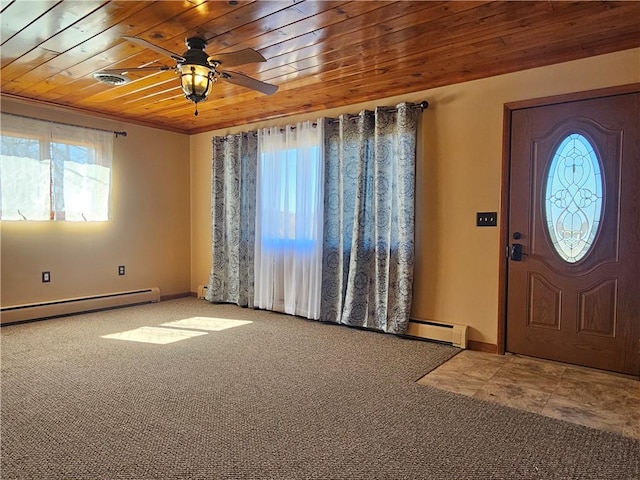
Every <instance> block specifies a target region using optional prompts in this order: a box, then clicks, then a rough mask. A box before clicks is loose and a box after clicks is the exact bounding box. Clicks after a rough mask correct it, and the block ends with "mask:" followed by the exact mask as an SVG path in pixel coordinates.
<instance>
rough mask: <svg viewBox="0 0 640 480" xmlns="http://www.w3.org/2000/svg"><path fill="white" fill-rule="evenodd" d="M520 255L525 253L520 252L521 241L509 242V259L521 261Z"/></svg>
mask: <svg viewBox="0 0 640 480" xmlns="http://www.w3.org/2000/svg"><path fill="white" fill-rule="evenodd" d="M522 255H525V254H524V253H522V244H521V243H512V244H511V254H510V257H511V260H513V261H514V262H521V261H522Z"/></svg>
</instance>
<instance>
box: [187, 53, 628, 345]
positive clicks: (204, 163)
mask: <svg viewBox="0 0 640 480" xmlns="http://www.w3.org/2000/svg"><path fill="white" fill-rule="evenodd" d="M635 82H640V49H634V50H628V51H623V52H618V53H614V54H610V55H603V56H599V57H592V58H589V59H584V60H579V61H575V62H569V63H565V64H560V65H555V66H550V67H544V68H537V69H532V70H527V71H524V72H519V73H513V74H508V75H501V76H497V77H493V78H489V79H484V80H478V81H473V82H468V83H463V84H458V85H451V86H447V87H442V88H437V89H433V90H427V91H423V92H419V93H415V94H408V95H404V96H402V97H395V98H387V99H380V100H377V101H375V102H369V103H364V104H359V105H352V106H349V107H346V108H341V109H335V110H328V111H323V112H318V113H315V114H313V115H299V116H292V117H288V118H281V119H278V120H277V121H272V122H263V123H260V124H253V125H247V126H243V127H241V128H234V129H226V130H221V131H215V132H208V133H203V134H199V135H193V136H191V138H190V142H191V215H192V225H191V226H192V236H191V290H192V291H195V290H196V288H197V286H198V285H202V284H206V283H207V279H208V276H209V271H210V268H211V238H210V231H211V222H210V218H211V213H210V210H211V204H210V194H211V193H210V192H211V188H210V181H211V138H212V137H213V136H214V135H223V134H227V133H233V132H238V131H244V130H248V129H252V128H255V127H260V126H265V125H284V124H286V123H291V122H296V121H299V120H302V119H308V118H317V117H319V116H335V115H337V114H339V113H342V112H357V111H359V110H360V109H362V108H372V107H374V106H375V105H393V104H395V103H398V102H400V101H415V102H418V101H421V100H427V101H429V102H430V104H431V106H430V107H429V109H428V110H427V111H425V112H424V113H423V115H422V127H421V139H422V140H421V144H420V149H419V160H418V170H417V209H416V264H415V283H414V303H413V316H414V317H416V318H422V319H429V320H436V321H443V322H454V323H464V324H467V325H469V326H470V332H469V337H470V339H472V340H476V341H481V342H486V343H491V344H495V343H496V342H497V318H498V310H499V305H498V273H499V272H498V261H499V255H500V254H501V251H502V248H501V246H500V241H499V235H498V228H477V227H476V226H475V213H476V212H479V211H498V210H499V206H500V194H501V175H502V172H501V164H502V163H501V162H502V132H503V106H504V104H505V103H508V102H513V101H518V100H525V99H531V98H538V97H543V96H550V95H557V94H563V93H570V92H577V91H583V90H591V89H597V88H604V87H609V86H615V85H624V84H629V83H635Z"/></svg>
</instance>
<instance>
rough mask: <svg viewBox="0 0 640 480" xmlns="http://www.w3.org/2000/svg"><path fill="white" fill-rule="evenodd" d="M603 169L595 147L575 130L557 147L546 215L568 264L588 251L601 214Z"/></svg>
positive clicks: (553, 237)
mask: <svg viewBox="0 0 640 480" xmlns="http://www.w3.org/2000/svg"><path fill="white" fill-rule="evenodd" d="M602 191H603V181H602V169H601V167H600V160H599V159H598V157H597V155H596V153H595V151H594V148H593V146H592V145H591V143H590V142H589V140H587V139H586V138H585V137H584V136H583V135H580V134H579V133H572V134H569V135H567V136H566V137H565V139H564V140H563V141H562V143H560V146H559V147H558V148H557V149H556V151H555V154H554V156H553V160H552V161H551V165H550V167H549V173H548V175H547V178H546V187H545V199H546V204H545V207H546V209H545V216H546V221H547V229H548V231H549V236H550V238H551V242H552V243H553V246H554V248H555V249H556V251H557V252H558V254H559V255H560V256H561V257H562V258H563V259H564V260H565V261H566V262H568V263H575V262H578V261H580V260H581V259H582V258H584V257H585V255H587V253H589V250H590V249H591V246H592V245H593V241H594V239H595V237H596V233H598V227H599V226H600V222H601V220H602V219H601V214H602Z"/></svg>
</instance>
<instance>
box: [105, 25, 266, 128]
mask: <svg viewBox="0 0 640 480" xmlns="http://www.w3.org/2000/svg"><path fill="white" fill-rule="evenodd" d="M122 38H124V39H125V40H128V41H129V42H132V43H135V44H137V45H141V46H143V47H146V48H149V49H151V50H154V51H156V52H158V53H161V54H163V55H166V56H168V57H171V58H172V59H173V60H175V61H176V66H175V67H167V66H146V67H145V66H142V67H135V68H119V69H111V70H100V71H99V72H95V73H94V74H93V76H94V78H95V79H96V80H99V81H101V82H104V83H108V84H110V85H121V84H124V83H128V82H129V81H130V79H129V78H128V77H127V76H126V75H127V73H133V72H141V71H168V70H173V71H175V72H176V73H177V74H178V75H180V82H181V84H182V90H183V92H184V94H185V97H186V98H187V100H191V101H192V102H193V103H195V104H196V111H195V115H198V103H199V102H201V101H203V100H205V99H206V98H207V95H209V93H210V92H211V88H212V87H213V84H214V83H215V82H217V81H218V80H219V79H221V80H224V81H226V82H229V83H233V84H235V85H240V86H241V87H245V88H250V89H252V90H256V91H258V92H261V93H264V94H266V95H271V94H273V93H275V92H276V91H277V90H278V86H277V85H272V84H270V83H265V82H262V81H260V80H256V79H255V78H251V77H248V76H247V75H243V74H242V73H238V72H231V71H228V70H219V69H218V67H223V68H225V69H226V67H234V66H237V65H245V64H248V63H258V62H266V59H265V58H264V57H263V56H262V55H261V54H260V53H258V52H256V51H255V50H253V49H251V48H245V49H244V50H238V51H236V52H230V53H218V54H216V55H212V56H209V55H208V54H207V53H206V52H205V50H204V49H205V47H206V46H207V41H206V40H204V39H203V38H200V37H189V38H187V40H186V42H185V43H186V45H187V51H186V52H184V53H183V54H182V55H178V54H177V53H174V52H171V51H169V50H166V49H164V48H162V47H159V46H158V45H154V44H153V43H151V42H148V41H146V40H143V39H142V38H138V37H127V36H123V37H122Z"/></svg>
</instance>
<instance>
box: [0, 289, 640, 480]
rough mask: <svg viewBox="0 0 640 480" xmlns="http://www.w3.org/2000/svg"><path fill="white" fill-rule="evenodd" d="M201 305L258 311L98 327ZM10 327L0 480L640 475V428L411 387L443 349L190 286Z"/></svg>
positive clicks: (191, 313)
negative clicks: (153, 298) (201, 330)
mask: <svg viewBox="0 0 640 480" xmlns="http://www.w3.org/2000/svg"><path fill="white" fill-rule="evenodd" d="M189 317H217V318H227V319H242V320H248V321H250V322H251V323H247V324H244V325H241V326H237V327H235V328H229V329H225V330H218V331H207V333H206V334H204V335H199V336H196V337H192V338H188V339H185V340H181V341H177V342H175V343H169V344H165V345H159V344H150V343H139V342H133V341H124V340H117V339H112V338H101V337H102V336H104V335H109V334H114V333H118V332H123V331H127V330H132V329H135V328H138V327H142V326H152V327H157V326H160V325H161V324H163V323H166V322H172V321H176V320H180V319H183V318H189ZM169 328H171V327H169ZM173 328H175V327H173ZM1 334H2V425H1V428H2V430H1V437H0V438H1V442H2V444H1V447H2V464H1V466H2V470H1V471H0V476H1V478H2V479H66V480H70V479H91V480H97V479H135V480H143V479H261V480H267V479H292V480H293V479H301V480H304V479H412V480H414V479H462V480H464V479H598V480H606V479H616V480H626V479H629V480H630V479H639V478H640V442H638V441H634V440H632V439H630V438H626V437H622V436H618V435H616V434H612V433H606V432H603V431H599V430H593V429H590V428H587V427H582V426H578V425H573V424H569V423H565V422H562V421H558V420H554V419H550V418H546V417H542V416H539V415H535V414H529V413H524V412H521V411H517V410H513V409H510V408H508V407H503V406H500V405H496V404H492V403H488V402H482V401H479V400H474V399H471V398H468V397H465V396H461V395H457V394H454V393H449V392H444V391H441V390H437V389H435V388H432V387H428V386H421V385H417V384H416V383H415V380H417V379H418V378H420V377H421V376H422V375H424V374H425V373H427V372H428V371H430V370H431V369H433V368H435V367H436V366H438V365H439V364H440V363H442V362H444V361H445V360H447V359H448V358H450V357H451V356H452V355H455V354H456V353H457V350H456V349H454V348H452V347H448V346H445V345H439V344H434V343H429V342H420V341H415V340H408V339H403V338H398V337H394V336H391V335H384V334H380V333H374V332H368V331H362V330H356V329H351V328H347V327H343V326H337V325H326V324H322V323H318V322H312V321H306V320H302V319H299V318H293V317H288V316H284V315H278V314H273V313H267V312H260V311H254V310H246V309H240V308H238V307H234V306H229V305H211V304H209V303H207V302H204V301H202V300H195V299H192V298H185V299H179V300H172V301H167V302H162V303H160V304H152V305H143V306H137V307H131V308H125V309H119V310H112V311H108V312H100V313H93V314H84V315H78V316H73V317H66V318H59V319H53V320H47V321H43V322H36V323H28V324H23V325H13V326H6V327H3V328H2V330H1Z"/></svg>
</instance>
